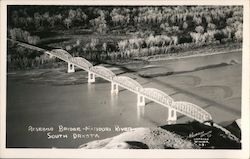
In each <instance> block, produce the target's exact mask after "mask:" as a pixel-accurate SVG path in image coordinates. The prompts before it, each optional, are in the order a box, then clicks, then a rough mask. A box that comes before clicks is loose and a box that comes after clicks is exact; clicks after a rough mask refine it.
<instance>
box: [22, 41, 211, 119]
mask: <svg viewBox="0 0 250 159" xmlns="http://www.w3.org/2000/svg"><path fill="white" fill-rule="evenodd" d="M19 45H21V46H24V47H27V48H30V49H35V50H38V51H42V52H44V53H45V54H48V55H49V56H50V57H56V58H59V59H61V60H63V61H65V62H67V63H68V73H71V72H75V67H78V68H80V69H83V70H85V71H87V72H88V83H94V82H95V78H96V77H101V78H103V79H105V80H107V81H109V82H111V93H112V95H116V94H118V93H119V89H118V88H119V87H122V88H125V89H127V90H129V91H131V92H134V93H135V94H137V106H138V107H143V106H145V99H148V100H151V101H154V102H156V103H158V104H160V105H162V106H164V107H166V108H168V116H167V121H172V122H175V121H176V120H177V112H178V113H180V114H183V115H185V116H188V117H190V118H192V119H194V120H196V121H198V122H201V123H204V122H207V121H212V116H211V115H210V114H209V113H208V112H207V111H205V110H204V109H202V108H201V107H199V106H197V105H195V104H193V103H189V102H185V101H174V100H173V99H172V98H171V97H170V96H169V95H168V94H166V93H165V92H163V91H161V90H159V89H156V88H144V87H142V85H141V84H140V83H138V82H137V81H136V80H134V79H132V78H130V77H127V76H116V74H115V73H113V72H112V71H111V70H109V69H108V68H106V67H103V66H93V65H92V64H91V63H90V62H89V61H88V60H86V59H84V58H83V57H72V56H71V55H70V54H69V53H68V52H67V51H65V50H63V49H53V50H50V51H48V50H45V49H41V48H39V47H36V46H32V45H29V44H24V43H19Z"/></svg>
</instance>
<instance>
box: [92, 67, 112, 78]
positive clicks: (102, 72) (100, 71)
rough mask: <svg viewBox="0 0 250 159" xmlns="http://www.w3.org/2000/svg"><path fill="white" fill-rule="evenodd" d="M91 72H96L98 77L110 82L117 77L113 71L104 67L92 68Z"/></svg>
mask: <svg viewBox="0 0 250 159" xmlns="http://www.w3.org/2000/svg"><path fill="white" fill-rule="evenodd" d="M90 70H91V71H92V72H94V73H95V74H97V75H98V76H101V77H103V78H105V79H106V80H109V81H111V80H112V79H113V77H115V74H114V73H113V72H112V71H110V70H109V69H107V68H106V67H103V66H94V67H91V69H90Z"/></svg>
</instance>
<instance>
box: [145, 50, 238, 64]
mask: <svg viewBox="0 0 250 159" xmlns="http://www.w3.org/2000/svg"><path fill="white" fill-rule="evenodd" d="M232 52H242V48H241V49H234V50H230V51H219V52H215V53H209V52H205V53H201V54H192V55H184V56H175V57H171V56H170V57H166V58H164V57H163V58H161V59H152V60H150V59H149V60H148V61H149V62H155V61H167V60H179V59H187V58H193V57H204V56H210V55H211V56H213V55H219V54H228V53H232ZM156 56H160V55H156ZM148 58H150V57H148Z"/></svg>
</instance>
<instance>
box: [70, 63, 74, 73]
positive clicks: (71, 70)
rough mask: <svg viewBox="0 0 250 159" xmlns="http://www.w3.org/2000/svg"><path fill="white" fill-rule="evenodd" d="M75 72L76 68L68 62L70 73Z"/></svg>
mask: <svg viewBox="0 0 250 159" xmlns="http://www.w3.org/2000/svg"><path fill="white" fill-rule="evenodd" d="M71 72H75V66H74V65H73V64H72V63H69V62H68V73H71Z"/></svg>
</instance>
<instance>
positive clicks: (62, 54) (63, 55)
mask: <svg viewBox="0 0 250 159" xmlns="http://www.w3.org/2000/svg"><path fill="white" fill-rule="evenodd" d="M50 54H51V55H53V56H55V57H57V58H59V59H61V60H64V61H69V60H70V58H71V57H72V56H71V55H70V54H69V53H68V52H67V51H65V50H63V49H53V50H51V51H50Z"/></svg>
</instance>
